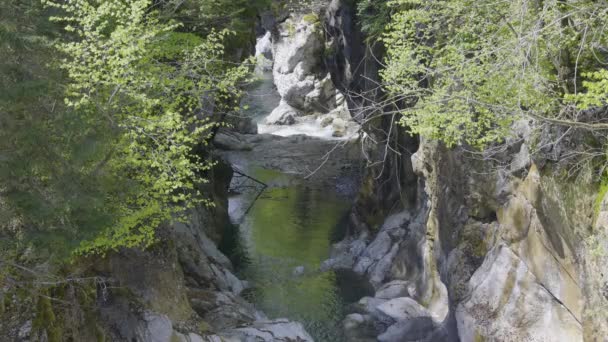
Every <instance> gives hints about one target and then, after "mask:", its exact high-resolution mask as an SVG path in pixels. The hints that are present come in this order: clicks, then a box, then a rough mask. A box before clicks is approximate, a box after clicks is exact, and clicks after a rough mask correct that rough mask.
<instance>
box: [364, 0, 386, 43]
mask: <svg viewBox="0 0 608 342" xmlns="http://www.w3.org/2000/svg"><path fill="white" fill-rule="evenodd" d="M388 3H389V1H388V0H375V1H374V0H360V1H358V2H357V19H358V20H359V25H360V27H361V31H362V32H363V33H365V34H366V36H367V40H368V41H370V42H371V41H377V40H378V38H380V37H381V36H382V34H383V33H384V30H385V27H386V25H388V24H389V22H390V19H391V7H390V6H388Z"/></svg>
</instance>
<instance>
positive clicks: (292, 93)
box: [272, 17, 336, 113]
mask: <svg viewBox="0 0 608 342" xmlns="http://www.w3.org/2000/svg"><path fill="white" fill-rule="evenodd" d="M323 47H324V37H323V34H322V29H321V26H320V24H319V23H318V22H311V21H308V20H304V19H303V18H302V17H293V18H288V19H287V20H285V22H283V23H281V24H280V25H278V35H276V36H275V37H274V39H273V46H272V52H273V56H274V66H273V77H274V83H275V85H276V87H277V91H278V93H279V94H280V95H281V99H282V100H283V101H284V102H285V103H286V104H288V105H289V106H291V107H293V108H295V109H297V110H300V111H303V112H306V113H312V112H315V111H316V112H322V113H327V112H329V111H330V110H331V109H332V108H334V107H335V93H336V90H335V87H334V85H333V83H332V81H331V77H330V76H329V75H328V74H327V73H324V74H323V73H320V72H319V70H322V69H323V68H322V64H323V54H322V51H323Z"/></svg>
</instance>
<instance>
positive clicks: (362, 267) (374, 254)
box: [353, 232, 393, 274]
mask: <svg viewBox="0 0 608 342" xmlns="http://www.w3.org/2000/svg"><path fill="white" fill-rule="evenodd" d="M392 243H393V241H392V240H391V238H390V236H389V235H388V233H386V232H380V233H379V234H378V236H376V238H375V239H374V241H372V243H371V244H370V245H369V246H368V247H367V248H366V249H365V251H364V252H363V253H362V257H361V258H360V259H359V260H358V261H357V264H356V265H355V267H354V268H353V270H354V271H355V272H357V273H359V274H363V273H366V272H367V270H368V269H369V267H370V266H371V265H372V264H374V263H375V262H377V261H378V260H380V259H382V258H383V257H384V256H385V255H386V254H387V253H388V252H389V251H390V249H391V245H392Z"/></svg>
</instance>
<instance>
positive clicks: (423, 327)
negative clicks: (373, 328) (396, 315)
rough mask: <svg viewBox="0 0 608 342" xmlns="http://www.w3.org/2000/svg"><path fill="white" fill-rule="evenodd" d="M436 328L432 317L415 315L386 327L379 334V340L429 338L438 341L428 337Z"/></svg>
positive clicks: (395, 341)
mask: <svg viewBox="0 0 608 342" xmlns="http://www.w3.org/2000/svg"><path fill="white" fill-rule="evenodd" d="M435 329H436V324H435V322H433V320H432V319H431V318H430V317H415V318H411V319H407V320H404V321H399V322H397V323H395V324H393V325H391V326H390V327H388V329H386V331H385V332H384V333H382V334H381V335H380V336H378V341H379V342H406V341H421V340H428V341H429V342H430V341H433V342H437V341H438V340H437V339H428V337H429V335H431V334H432V333H433V331H434V330H435Z"/></svg>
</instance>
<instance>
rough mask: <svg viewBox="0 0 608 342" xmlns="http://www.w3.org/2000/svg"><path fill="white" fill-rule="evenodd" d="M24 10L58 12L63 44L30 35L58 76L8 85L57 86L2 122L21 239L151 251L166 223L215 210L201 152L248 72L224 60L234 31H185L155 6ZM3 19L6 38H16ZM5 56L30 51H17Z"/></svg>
mask: <svg viewBox="0 0 608 342" xmlns="http://www.w3.org/2000/svg"><path fill="white" fill-rule="evenodd" d="M17 3H18V2H17ZM28 5H29V6H30V7H28V8H36V11H37V13H39V14H45V15H42V16H41V17H42V18H46V17H47V16H48V14H49V13H52V14H53V15H52V18H51V20H52V21H51V23H50V25H51V26H55V27H57V25H62V26H63V27H64V31H63V32H61V31H60V30H58V29H56V28H55V29H54V31H53V32H54V33H53V34H54V35H55V36H59V37H60V40H58V43H56V44H51V43H50V40H49V39H48V38H46V37H48V36H49V35H47V34H46V33H42V32H34V33H36V34H37V35H36V36H37V37H41V38H40V39H39V40H40V41H44V42H46V43H45V44H34V45H30V46H28V47H27V48H28V49H32V48H35V49H36V50H35V51H36V53H35V55H36V56H38V55H39V53H40V52H42V51H48V52H49V54H48V59H46V60H44V61H33V62H32V64H35V65H37V66H38V67H40V68H41V69H44V71H51V72H52V73H51V75H57V76H56V78H55V79H53V80H52V81H49V82H46V81H47V80H44V79H43V78H44V77H43V76H41V75H42V74H43V72H41V73H40V74H36V75H32V74H31V73H30V74H29V75H24V76H23V78H19V77H14V78H11V79H7V78H4V77H3V86H6V87H7V88H10V86H11V85H19V86H21V85H24V84H26V81H25V80H26V79H28V80H31V81H32V82H39V83H41V84H43V85H44V86H45V87H51V86H55V88H54V89H53V92H51V93H50V94H49V95H51V96H49V97H48V98H45V97H43V96H42V95H41V94H43V92H42V91H39V92H35V94H36V96H37V98H36V99H37V100H38V101H36V102H37V103H39V104H40V105H39V106H34V105H33V104H32V103H31V102H30V103H28V102H26V101H24V102H23V103H21V104H20V105H18V102H16V101H12V100H11V101H10V103H9V106H8V115H7V116H6V117H5V119H3V120H1V121H0V123H1V124H2V126H0V134H2V136H4V137H7V141H6V142H5V143H3V145H2V146H3V147H6V150H7V151H8V152H7V153H6V155H2V154H1V153H0V155H2V157H3V158H4V159H6V163H2V168H0V171H2V172H0V176H1V177H2V178H3V184H7V185H6V186H5V188H3V189H0V191H2V193H1V195H0V198H1V199H2V200H3V204H0V207H1V208H3V210H5V211H6V215H3V216H4V217H11V218H12V219H11V220H12V221H15V220H16V221H15V222H17V223H15V224H14V225H13V226H14V227H21V228H20V229H18V231H20V232H26V233H35V234H37V235H38V236H42V237H43V238H42V240H45V241H46V243H48V241H49V240H47V239H57V240H63V243H65V241H69V244H72V245H73V244H76V245H79V247H78V252H80V253H89V252H101V253H103V252H105V251H107V250H110V249H116V248H119V247H146V246H148V245H150V244H151V243H153V242H154V241H155V234H154V232H155V229H156V228H157V227H158V226H159V225H160V224H161V223H162V222H165V221H168V220H172V219H179V218H181V217H182V216H183V214H184V212H185V210H187V209H188V208H190V207H192V206H193V205H197V204H204V203H207V201H206V200H205V197H204V194H202V193H201V191H200V189H201V186H202V185H203V184H204V183H205V182H207V181H206V179H205V178H204V174H205V172H206V171H207V170H208V169H209V168H210V167H212V165H213V163H212V162H211V161H210V160H208V158H206V157H205V155H204V153H201V151H204V149H201V148H200V147H201V146H204V145H205V144H206V139H208V137H209V136H210V134H211V132H212V128H213V127H214V125H216V124H217V123H216V121H217V120H216V117H217V116H218V115H220V114H221V113H223V112H225V111H229V110H233V109H234V106H235V103H236V99H237V98H238V95H239V83H240V82H242V81H243V80H244V79H245V78H246V77H247V76H248V70H247V68H245V67H244V66H238V65H234V64H229V63H226V62H225V61H224V59H225V55H224V45H223V41H224V40H225V38H226V37H227V36H229V35H230V34H231V33H230V32H229V31H217V32H216V31H210V33H209V34H208V35H207V36H198V35H195V34H192V33H186V32H181V31H180V27H182V24H180V23H179V22H177V21H173V20H170V19H168V18H167V16H165V15H164V14H163V13H161V12H160V10H158V9H157V8H156V7H154V6H153V4H152V2H151V1H150V0H134V1H122V0H104V1H98V0H74V1H69V2H55V1H45V2H44V5H45V6H46V9H43V8H38V7H35V5H33V4H31V3H28ZM13 6H16V7H11V8H18V6H17V4H13ZM3 23H6V24H5V25H3V26H1V27H2V31H1V32H3V35H4V34H6V32H9V33H10V32H18V31H17V30H12V29H11V25H12V24H11V23H10V22H9V20H8V19H5V18H3ZM16 24H18V23H15V25H16ZM34 27H35V28H37V27H39V26H34ZM43 38H44V39H43ZM23 40H24V41H25V40H27V39H23ZM4 48H5V47H4V45H3V49H4ZM44 49H46V50H44ZM8 53H9V54H10V55H11V56H21V55H26V54H27V53H26V49H23V50H22V51H20V50H17V45H14V46H10V47H9V48H8ZM42 56H44V54H42ZM15 60H17V58H15ZM34 62H35V63H34ZM11 65H12V67H15V68H19V67H20V65H19V63H14V64H11ZM28 67H31V65H28ZM28 82H29V81H28ZM57 85H61V86H57ZM17 127H20V129H21V131H20V132H15V131H13V130H11V129H12V128H17ZM30 153H33V154H31V155H29V158H27V159H22V158H23V157H24V156H26V155H28V154H30ZM13 167H16V168H15V169H13ZM4 180H8V181H6V182H5V181H4ZM15 229H17V228H15ZM15 229H13V231H15ZM26 240H27V239H26ZM58 243H62V242H58ZM64 247H65V246H64ZM68 248H70V247H68Z"/></svg>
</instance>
